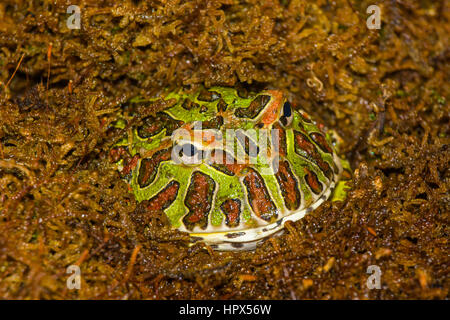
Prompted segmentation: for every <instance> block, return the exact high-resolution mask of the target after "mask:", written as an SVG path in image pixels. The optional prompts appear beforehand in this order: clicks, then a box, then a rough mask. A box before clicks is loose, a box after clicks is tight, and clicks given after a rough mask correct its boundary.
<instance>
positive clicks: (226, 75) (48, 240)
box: [0, 0, 450, 299]
mask: <svg viewBox="0 0 450 320" xmlns="http://www.w3.org/2000/svg"><path fill="white" fill-rule="evenodd" d="M45 3H46V2H45V1H44V2H42V3H41V2H30V1H17V0H14V1H13V0H6V1H3V2H2V4H1V5H0V14H1V15H2V22H1V23H0V46H1V48H2V50H0V61H1V63H2V65H1V68H0V81H1V84H0V272H1V276H0V277H1V279H2V281H0V297H2V298H12V299H24V298H62V299H75V298H125V297H126V298H135V299H143V298H165V299H166V298H167V299H180V298H185V299H217V298H222V299H229V298H234V299H242V298H251V299H263V298H272V299H291V298H312V299H323V298H329V299H337V298H352V299H354V298H355V299H356V298H360V299H365V298H373V299H394V298H395V299H404V298H408V299H414V298H415V299H432V298H438V299H445V298H448V296H449V295H448V289H449V279H448V272H447V270H446V268H445V266H448V264H449V259H448V234H449V230H448V221H449V215H448V213H449V212H450V210H449V207H448V201H446V199H447V198H448V186H449V183H448V181H449V171H448V168H449V163H448V159H450V155H449V152H450V151H449V148H448V138H447V137H448V132H449V118H448V112H446V108H445V107H446V103H447V101H448V97H449V86H448V81H447V78H448V67H447V63H446V62H447V59H446V58H447V55H448V54H447V52H446V48H448V37H446V35H447V34H448V32H447V30H446V29H445V28H446V23H447V20H448V15H446V13H444V12H442V10H441V9H440V8H442V7H443V6H445V5H444V1H421V2H420V3H421V4H422V6H423V7H424V8H427V11H426V13H424V11H423V9H421V8H422V7H421V6H420V5H419V4H416V3H415V2H409V3H408V4H406V3H404V2H400V3H399V2H396V3H395V4H393V2H392V1H386V2H383V1H381V2H380V5H382V6H383V10H382V12H383V19H382V21H383V23H382V26H383V28H382V37H381V36H380V32H379V31H377V30H375V31H369V30H367V28H366V26H365V17H366V16H367V15H366V13H365V8H364V7H363V3H366V2H362V3H361V5H360V4H358V5H357V6H355V5H352V3H355V2H354V1H346V0H336V1H333V2H329V1H304V0H300V1H281V2H280V3H278V2H277V1H273V2H272V3H273V5H271V6H270V7H268V6H266V5H265V4H264V2H261V3H259V2H254V1H248V2H246V1H240V2H231V1H227V0H224V1H208V2H205V1H200V0H198V1H196V0H193V1H183V2H179V3H178V4H177V5H172V4H171V3H167V4H161V3H160V2H144V1H124V2H123V3H121V4H118V3H116V2H115V1H112V0H105V1H91V0H84V1H79V4H80V7H81V8H82V18H83V20H82V23H81V29H80V30H69V29H67V27H66V26H65V19H66V18H67V16H68V15H67V14H66V9H67V8H66V7H65V6H64V5H62V4H55V5H52V8H51V10H48V8H47V7H45V5H44V4H45ZM31 4H33V7H32V8H31V7H28V6H29V5H31ZM350 5H352V7H350ZM37 17H39V18H37ZM85 19H86V20H85ZM403 21H409V22H408V23H403ZM333 26H334V27H333ZM337 26H345V27H344V28H342V27H337ZM119 28H120V29H119ZM136 39H141V40H142V41H141V42H140V43H139V45H138V46H137V45H135V46H134V45H133V44H135V41H136ZM22 55H23V59H21V57H22ZM19 62H20V63H19ZM355 62H356V64H355V65H352V63H355ZM361 66H364V68H363V69H362V68H361ZM16 68H17V72H15V70H16ZM361 71H363V72H361ZM358 72H359V73H358ZM10 79H11V80H10ZM47 79H48V81H47ZM308 79H309V81H308ZM6 84H8V85H6ZM198 84H204V85H206V86H213V85H229V86H240V87H242V88H244V89H259V88H262V87H276V88H279V89H282V90H284V91H285V92H286V93H287V94H289V95H290V97H291V100H292V101H293V103H294V104H296V105H298V106H301V107H302V108H304V109H306V111H308V112H309V113H311V114H312V116H313V117H314V118H315V119H319V120H320V121H321V122H323V123H325V124H326V125H327V126H329V127H330V128H333V129H335V130H336V131H337V132H339V134H340V136H341V137H342V138H343V140H344V142H345V143H344V145H343V150H342V152H344V153H346V154H347V155H348V158H349V159H351V164H352V168H353V170H354V176H355V179H354V181H353V182H352V185H351V189H350V190H349V191H348V197H347V199H346V200H345V201H343V202H337V203H331V202H326V203H325V204H324V205H322V206H321V207H320V208H319V209H318V210H316V211H314V212H312V213H311V214H309V215H307V216H306V217H305V218H304V219H302V220H300V221H298V222H296V223H289V224H288V225H287V226H286V232H285V233H284V234H283V235H281V236H278V237H274V238H272V239H271V240H269V241H267V242H265V243H264V244H263V245H262V246H261V247H259V248H258V249H257V250H256V251H254V252H243V253H219V252H214V251H212V250H208V248H206V247H205V246H203V245H201V244H195V245H194V246H191V247H189V245H188V237H187V236H186V235H185V234H183V233H180V232H178V231H175V230H172V229H171V228H170V227H169V223H168V220H167V217H165V216H164V214H152V215H150V214H148V213H147V212H146V210H145V207H143V206H142V205H140V204H139V205H138V204H137V203H136V200H135V199H134V197H133V196H132V195H131V194H130V193H129V190H128V187H127V185H126V183H125V182H123V181H122V180H121V179H120V176H119V174H118V172H117V171H116V170H115V169H114V168H113V167H112V165H111V161H110V148H111V146H112V145H114V144H115V143H116V142H117V141H119V139H121V138H122V137H123V136H124V134H125V132H126V130H127V128H117V127H115V126H114V125H113V124H114V123H115V122H116V121H117V115H116V112H115V110H117V109H118V108H124V109H127V108H131V107H132V109H133V108H134V109H133V110H134V111H135V112H134V114H135V119H134V121H135V123H137V124H138V123H139V122H140V121H142V119H143V118H145V117H147V116H148V115H150V114H154V113H155V112H157V111H158V110H161V109H163V108H166V107H168V105H164V104H152V105H149V104H148V103H147V101H149V99H150V98H152V97H154V96H155V95H158V94H162V93H164V91H165V89H173V88H176V87H180V86H185V87H186V88H189V87H195V86H196V85H198ZM308 84H309V85H308ZM312 84H314V85H312ZM47 87H48V89H47ZM436 88H438V90H437V89H436ZM433 89H434V90H436V91H435V93H433V91H432V90H433ZM399 92H405V93H406V92H407V93H411V94H408V95H406V94H405V95H404V94H403V93H401V94H398V93H399ZM355 97H356V98H355ZM130 102H132V103H130ZM373 104H376V105H377V106H378V107H379V110H377V111H376V114H377V119H373V117H372V116H371V115H370V113H371V112H373V111H372V109H371V108H369V107H368V106H370V105H373ZM130 106H131V107H130ZM133 110H132V111H133ZM33 217H34V218H33ZM30 239H31V240H32V241H30ZM75 263H77V264H79V265H80V267H81V274H82V279H83V280H82V281H83V284H82V288H81V289H80V290H65V288H66V280H67V275H66V273H65V270H66V268H67V266H69V265H72V264H75ZM373 264H376V265H378V266H379V267H380V268H381V271H382V289H381V290H369V289H368V288H367V286H366V285H365V283H366V281H367V277H368V274H367V273H366V271H367V267H368V266H369V265H373ZM242 274H252V275H254V276H255V278H254V279H253V278H252V281H245V280H242V279H245V277H244V278H243V277H242Z"/></svg>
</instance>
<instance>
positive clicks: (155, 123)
mask: <svg viewBox="0 0 450 320" xmlns="http://www.w3.org/2000/svg"><path fill="white" fill-rule="evenodd" d="M183 124H184V122H183V121H180V120H175V119H173V118H172V117H170V116H169V115H168V114H167V113H165V112H158V113H157V114H156V115H155V116H150V117H146V118H145V119H144V120H143V124H142V126H140V127H138V129H137V133H138V136H139V137H141V138H150V137H153V136H155V135H157V134H158V133H160V132H161V131H162V130H163V129H166V136H170V135H171V134H172V133H173V132H174V131H175V130H176V129H178V128H179V127H181V126H182V125H183Z"/></svg>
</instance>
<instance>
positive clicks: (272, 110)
mask: <svg viewBox="0 0 450 320" xmlns="http://www.w3.org/2000/svg"><path fill="white" fill-rule="evenodd" d="M267 93H268V94H270V95H271V96H272V101H271V102H269V103H270V105H269V107H268V108H267V110H266V111H265V112H264V114H263V115H262V117H261V122H262V123H264V125H265V126H268V125H269V124H271V123H274V122H275V121H276V120H277V118H278V116H279V114H280V110H281V102H282V101H283V93H282V92H281V91H277V90H268V91H267Z"/></svg>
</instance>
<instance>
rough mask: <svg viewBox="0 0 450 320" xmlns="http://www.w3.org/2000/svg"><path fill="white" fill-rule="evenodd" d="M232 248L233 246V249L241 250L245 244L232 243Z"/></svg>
mask: <svg viewBox="0 0 450 320" xmlns="http://www.w3.org/2000/svg"><path fill="white" fill-rule="evenodd" d="M231 246H232V247H233V248H236V249H239V248H242V247H243V246H244V244H243V243H240V242H232V243H231Z"/></svg>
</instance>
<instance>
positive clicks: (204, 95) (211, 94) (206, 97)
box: [197, 89, 220, 102]
mask: <svg viewBox="0 0 450 320" xmlns="http://www.w3.org/2000/svg"><path fill="white" fill-rule="evenodd" d="M217 99H220V93H217V92H215V91H208V90H206V89H203V90H202V91H200V93H199V95H198V96H197V100H198V101H205V102H213V101H216V100H217Z"/></svg>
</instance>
